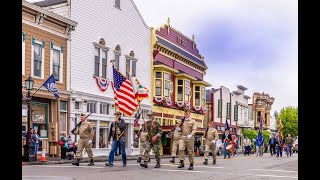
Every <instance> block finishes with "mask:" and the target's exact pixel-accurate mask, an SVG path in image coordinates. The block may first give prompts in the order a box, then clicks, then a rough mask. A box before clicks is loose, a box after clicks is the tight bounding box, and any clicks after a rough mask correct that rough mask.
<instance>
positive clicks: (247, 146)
mask: <svg viewBox="0 0 320 180" xmlns="http://www.w3.org/2000/svg"><path fill="white" fill-rule="evenodd" d="M243 145H244V155H247V154H248V156H249V155H250V152H251V140H250V139H249V138H248V136H246V138H245V139H244V140H243Z"/></svg>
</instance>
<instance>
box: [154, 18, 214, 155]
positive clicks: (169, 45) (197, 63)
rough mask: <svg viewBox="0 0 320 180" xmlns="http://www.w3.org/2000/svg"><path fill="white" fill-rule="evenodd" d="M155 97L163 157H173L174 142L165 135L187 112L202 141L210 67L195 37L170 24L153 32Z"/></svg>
mask: <svg viewBox="0 0 320 180" xmlns="http://www.w3.org/2000/svg"><path fill="white" fill-rule="evenodd" d="M152 49H153V65H152V72H153V73H152V82H153V83H152V96H153V112H154V113H155V119H156V120H158V121H159V122H160V124H161V125H162V128H163V132H164V133H163V142H162V145H163V149H162V154H170V152H171V145H172V139H171V141H168V142H167V140H166V138H165V135H166V133H168V132H169V131H170V130H171V129H172V128H173V127H174V125H175V121H176V120H177V119H179V120H180V119H182V118H183V116H184V109H185V108H188V109H191V112H192V113H191V117H192V118H193V119H195V120H196V121H197V123H198V129H197V133H196V138H198V139H200V140H201V138H202V134H203V133H204V129H205V127H204V126H203V121H204V114H205V113H206V87H210V86H211V85H210V84H209V83H207V82H206V81H204V76H205V74H206V70H207V66H206V64H205V61H204V57H203V56H201V55H200V53H199V50H198V49H197V46H196V43H195V40H194V36H193V37H192V39H190V38H188V37H187V36H185V35H184V34H182V33H181V32H179V31H178V30H176V29H174V28H173V27H171V26H170V19H169V18H168V21H167V24H165V25H163V26H161V27H159V28H158V29H156V30H152Z"/></svg>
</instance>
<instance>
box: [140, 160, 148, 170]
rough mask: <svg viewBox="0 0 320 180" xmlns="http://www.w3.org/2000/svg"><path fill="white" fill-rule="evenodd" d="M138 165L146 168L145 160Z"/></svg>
mask: <svg viewBox="0 0 320 180" xmlns="http://www.w3.org/2000/svg"><path fill="white" fill-rule="evenodd" d="M140 166H142V167H144V168H148V164H147V161H144V163H140Z"/></svg>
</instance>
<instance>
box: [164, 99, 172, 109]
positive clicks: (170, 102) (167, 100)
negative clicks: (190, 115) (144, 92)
mask: <svg viewBox="0 0 320 180" xmlns="http://www.w3.org/2000/svg"><path fill="white" fill-rule="evenodd" d="M165 99H166V100H165V105H166V106H167V107H171V106H172V101H171V98H165Z"/></svg>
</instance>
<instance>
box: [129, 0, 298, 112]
mask: <svg viewBox="0 0 320 180" xmlns="http://www.w3.org/2000/svg"><path fill="white" fill-rule="evenodd" d="M134 2H135V3H136V5H137V7H138V9H139V11H140V13H141V15H142V16H143V18H144V20H145V21H146V23H147V24H148V25H149V26H152V27H155V28H157V27H159V26H161V25H163V24H165V23H166V22H167V18H168V17H170V25H171V26H172V27H174V28H175V29H177V30H179V31H180V32H182V33H184V34H185V35H187V36H188V37H190V38H191V37H192V35H193V34H194V35H195V41H196V44H197V47H198V49H199V51H200V54H202V55H203V56H204V57H205V61H206V63H207V66H208V70H207V74H206V76H205V81H207V82H209V83H210V84H212V85H213V88H219V87H220V86H221V85H222V86H225V87H228V88H229V89H230V90H231V91H233V90H236V88H237V85H243V86H245V87H247V88H248V90H247V91H246V92H245V94H247V95H249V96H251V97H252V95H253V92H261V93H262V92H265V93H268V94H269V95H270V96H272V97H274V98H275V102H274V104H273V106H272V115H273V112H274V111H275V110H278V111H280V110H281V108H282V107H286V106H298V1H297V0H258V1H257V0H241V1H239V0H223V1H222V0H201V1H199V0H174V1H172V0H134ZM251 101H252V99H250V102H251Z"/></svg>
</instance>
